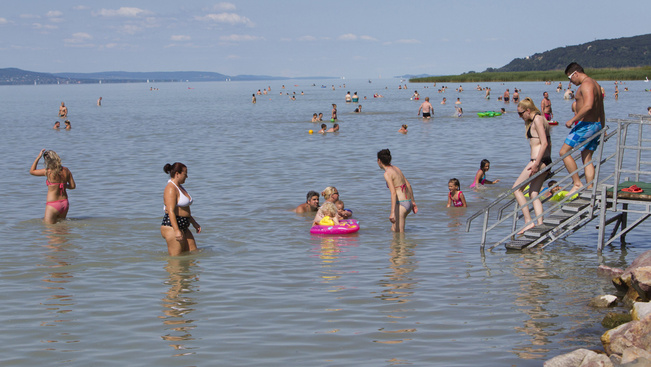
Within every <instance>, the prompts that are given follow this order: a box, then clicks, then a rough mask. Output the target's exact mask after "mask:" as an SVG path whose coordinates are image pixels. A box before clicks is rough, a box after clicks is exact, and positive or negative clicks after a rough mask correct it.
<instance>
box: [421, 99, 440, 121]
mask: <svg viewBox="0 0 651 367" xmlns="http://www.w3.org/2000/svg"><path fill="white" fill-rule="evenodd" d="M443 99H445V98H443ZM420 111H423V118H424V119H428V118H430V117H432V114H433V113H434V107H432V104H431V103H429V97H425V102H423V103H421V105H420V107H419V108H418V116H420Z"/></svg>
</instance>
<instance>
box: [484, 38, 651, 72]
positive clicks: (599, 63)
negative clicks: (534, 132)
mask: <svg viewBox="0 0 651 367" xmlns="http://www.w3.org/2000/svg"><path fill="white" fill-rule="evenodd" d="M572 61H576V62H578V63H579V64H580V65H581V66H583V67H584V68H591V69H592V68H626V67H639V66H649V65H651V34H646V35H642V36H635V37H624V38H617V39H608V40H597V41H592V42H588V43H584V44H581V45H578V46H566V47H559V48H555V49H553V50H550V51H545V52H543V53H537V54H534V55H531V56H528V57H525V58H522V59H514V60H513V61H511V62H510V63H508V64H507V65H504V66H502V67H501V68H498V69H495V68H488V69H486V72H511V71H547V70H565V67H566V66H567V64H569V63H570V62H572Z"/></svg>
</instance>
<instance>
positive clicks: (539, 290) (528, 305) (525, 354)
mask: <svg viewBox="0 0 651 367" xmlns="http://www.w3.org/2000/svg"><path fill="white" fill-rule="evenodd" d="M519 256H520V259H519V261H517V262H515V263H514V266H513V275H514V276H515V277H516V278H517V279H518V280H519V287H520V290H519V291H518V292H516V299H515V305H516V306H517V307H518V310H519V311H521V312H523V313H525V314H526V315H527V316H529V319H527V320H525V321H524V323H523V325H522V326H521V327H516V328H515V329H516V330H517V331H518V332H520V333H524V334H526V335H528V336H529V338H530V340H529V344H528V345H522V346H520V347H516V348H514V349H513V352H514V353H515V354H516V355H517V356H518V357H520V358H522V359H541V358H543V357H545V356H546V355H547V353H549V351H550V349H549V348H545V347H544V346H545V345H548V344H551V343H552V341H551V340H550V337H551V336H553V335H555V334H556V332H554V330H555V329H556V323H555V322H554V321H553V319H554V318H555V317H557V315H553V314H551V313H550V312H549V311H548V310H547V308H546V305H547V304H548V303H550V301H552V299H551V297H550V290H549V284H546V283H545V282H544V280H545V279H550V278H551V277H552V276H551V275H550V274H549V272H548V271H547V266H548V265H547V264H546V261H545V260H544V256H545V255H544V254H543V253H542V252H541V253H523V254H521V255H519Z"/></svg>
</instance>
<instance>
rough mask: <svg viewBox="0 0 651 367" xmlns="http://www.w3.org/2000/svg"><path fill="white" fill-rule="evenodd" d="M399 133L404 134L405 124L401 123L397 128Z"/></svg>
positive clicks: (405, 131)
mask: <svg viewBox="0 0 651 367" xmlns="http://www.w3.org/2000/svg"><path fill="white" fill-rule="evenodd" d="M398 132H399V133H402V134H406V133H407V125H406V124H403V125H402V126H401V127H400V129H398Z"/></svg>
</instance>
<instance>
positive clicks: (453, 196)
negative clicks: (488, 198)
mask: <svg viewBox="0 0 651 367" xmlns="http://www.w3.org/2000/svg"><path fill="white" fill-rule="evenodd" d="M448 190H450V192H449V193H448V205H447V207H448V208H449V207H451V206H454V207H455V208H467V207H468V204H467V203H466V197H465V196H464V195H463V192H462V191H461V183H460V182H459V180H458V179H456V178H451V179H450V181H448Z"/></svg>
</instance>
